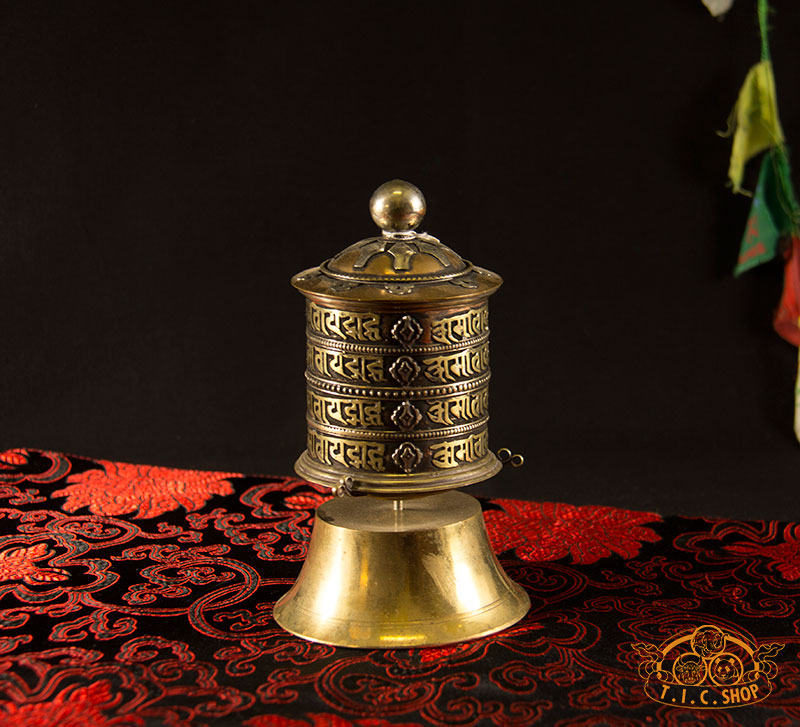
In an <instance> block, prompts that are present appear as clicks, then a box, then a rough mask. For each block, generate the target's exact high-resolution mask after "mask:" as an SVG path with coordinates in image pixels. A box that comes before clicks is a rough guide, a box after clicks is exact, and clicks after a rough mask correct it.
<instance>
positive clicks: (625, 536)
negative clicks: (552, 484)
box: [486, 500, 661, 565]
mask: <svg viewBox="0 0 800 727" xmlns="http://www.w3.org/2000/svg"><path fill="white" fill-rule="evenodd" d="M493 502H494V503H495V504H496V505H498V506H499V509H492V510H489V511H488V512H486V528H487V530H488V531H489V540H490V542H491V543H492V547H493V548H494V549H495V551H497V552H503V551H506V550H513V551H514V553H515V555H516V556H517V557H518V558H521V559H522V560H528V561H540V560H558V559H560V558H565V557H567V556H570V557H571V558H572V562H573V563H583V564H587V565H588V564H590V563H596V562H597V561H598V560H600V559H601V558H607V557H608V556H610V555H613V554H616V555H620V556H622V557H623V558H633V557H634V556H636V555H638V554H639V550H640V548H641V544H642V543H643V542H647V543H654V542H656V541H658V540H659V536H658V535H657V534H656V532H655V531H654V530H652V529H651V528H648V527H645V524H646V523H647V524H649V523H654V522H661V517H660V516H659V515H656V514H655V513H650V512H634V511H632V510H620V509H617V508H614V507H595V506H585V505H584V506H577V505H566V504H556V503H552V502H523V501H521V500H494V501H493Z"/></svg>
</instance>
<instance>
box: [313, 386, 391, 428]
mask: <svg viewBox="0 0 800 727" xmlns="http://www.w3.org/2000/svg"><path fill="white" fill-rule="evenodd" d="M308 411H309V412H310V414H311V416H312V417H314V419H316V420H317V421H318V422H320V423H322V424H333V425H334V426H342V425H345V426H348V427H379V426H381V423H382V422H381V403H380V402H379V401H365V400H363V399H332V398H328V397H327V396H319V395H317V394H315V393H314V392H313V391H309V392H308Z"/></svg>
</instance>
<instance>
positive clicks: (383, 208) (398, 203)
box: [369, 179, 425, 232]
mask: <svg viewBox="0 0 800 727" xmlns="http://www.w3.org/2000/svg"><path fill="white" fill-rule="evenodd" d="M369 212H370V214H371V215H372V219H373V220H374V222H375V224H376V225H377V226H378V227H380V228H381V229H382V230H387V231H388V232H405V231H406V230H414V229H416V228H417V227H419V223H420V222H422V218H423V217H424V216H425V197H423V196H422V192H420V191H419V189H418V188H417V187H415V186H414V185H413V184H411V183H410V182H404V181H403V180H402V179H393V180H392V181H391V182H384V183H383V184H382V185H381V186H380V187H378V188H377V189H376V190H375V191H374V192H373V194H372V197H371V199H370V200H369Z"/></svg>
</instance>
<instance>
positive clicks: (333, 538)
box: [274, 492, 530, 648]
mask: <svg viewBox="0 0 800 727" xmlns="http://www.w3.org/2000/svg"><path fill="white" fill-rule="evenodd" d="M397 503H398V501H392V500H391V499H382V498H378V497H343V498H337V499H334V500H331V501H329V502H326V503H325V504H323V505H322V506H320V508H319V509H318V510H317V516H316V519H315V522H314V530H313V533H312V536H311V542H310V544H309V550H308V556H307V558H306V561H305V564H304V565H303V569H302V572H301V573H300V577H299V578H298V579H297V582H296V583H295V584H294V586H293V587H292V589H291V590H290V591H289V592H288V593H287V594H286V595H285V596H284V597H283V598H281V599H280V600H279V601H278V603H277V604H276V605H275V610H274V616H275V620H276V621H277V622H278V623H279V624H280V625H281V626H282V627H283V628H284V629H286V630H287V631H290V632H292V633H294V634H296V635H298V636H301V637H303V638H305V639H309V640H311V641H318V642H322V643H326V644H334V645H336V646H350V647H358V648H402V647H422V646H433V645H441V644H449V643H456V642H459V641H464V640H467V639H475V638H479V637H481V636H486V635H488V634H491V633H495V632H496V631H500V630H502V629H504V628H506V627H508V626H510V625H511V624H513V623H515V622H516V621H518V620H519V619H521V618H522V617H523V616H524V615H525V614H526V613H527V611H528V608H529V607H530V601H529V598H528V596H527V594H526V593H525V591H524V590H523V589H522V588H520V587H519V586H518V585H517V584H515V583H514V582H513V581H511V580H510V579H509V578H508V576H507V575H506V574H505V573H504V572H503V569H502V568H501V567H500V564H499V563H498V562H497V559H496V557H495V556H494V554H493V553H492V550H491V548H490V546H489V541H488V538H487V535H486V526H485V524H484V521H483V515H482V513H481V509H480V505H479V504H478V502H477V501H476V500H475V498H473V497H470V496H469V495H465V494H463V493H459V492H447V493H439V494H436V495H430V496H426V497H418V498H413V499H406V500H402V501H399V503H400V504H397Z"/></svg>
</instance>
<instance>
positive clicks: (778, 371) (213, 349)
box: [0, 0, 800, 519]
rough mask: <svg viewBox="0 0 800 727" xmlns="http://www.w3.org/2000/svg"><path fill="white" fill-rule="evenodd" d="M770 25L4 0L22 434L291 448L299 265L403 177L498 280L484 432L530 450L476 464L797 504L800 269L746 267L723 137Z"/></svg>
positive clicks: (134, 452)
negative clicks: (784, 274)
mask: <svg viewBox="0 0 800 727" xmlns="http://www.w3.org/2000/svg"><path fill="white" fill-rule="evenodd" d="M775 6H776V13H775V15H774V16H773V25H774V31H773V36H772V39H773V58H774V62H775V69H776V70H775V72H776V79H777V86H778V94H779V101H780V110H781V117H782V121H783V126H784V131H785V133H786V136H787V139H788V141H789V144H790V145H791V144H792V142H793V141H794V143H795V145H800V117H799V116H798V113H799V112H800V98H799V97H798V94H797V93H796V89H797V87H798V81H800V78H799V77H798V63H797V51H796V47H797V46H796V37H797V30H798V23H799V22H800V4H798V3H794V2H789V0H782V1H778V0H776V2H775ZM758 53H759V50H758V34H757V29H756V24H755V11H754V3H753V2H750V1H749V0H737V1H736V4H735V6H734V8H733V10H732V11H731V13H730V14H729V16H728V17H727V18H726V19H725V20H724V22H717V21H715V20H714V19H712V18H711V16H710V15H709V14H708V12H707V11H706V10H705V8H704V7H703V6H702V5H701V3H700V0H658V1H657V2H647V3H643V2H641V0H637V1H634V0H626V1H624V2H613V3H599V2H569V3H566V2H565V3H544V2H531V1H530V0H526V1H525V2H495V3H492V2H488V1H486V0H480V1H478V0H475V1H472V2H468V1H464V2H427V3H425V2H414V1H413V0H405V1H404V2H402V3H400V2H397V3H394V2H393V3H389V2H370V3H317V2H311V3H282V4H278V3H270V2H227V3H225V2H219V3H203V2H186V3H179V2H166V3H165V2H152V3H142V2H136V3H133V2H131V3H107V2H78V3H57V2H47V3H42V2H39V3H36V2H15V3H3V4H2V5H0V74H1V76H0V91H1V92H2V97H1V98H0V130H1V131H2V133H0V164H1V165H2V167H0V303H1V304H2V311H3V314H4V316H3V323H2V327H1V328H0V330H1V331H2V334H1V339H0V340H1V341H2V351H3V355H2V360H1V361H0V397H1V405H0V446H9V447H10V446H32V447H39V448H47V449H56V450H63V451H68V452H75V453H79V454H84V455H88V456H94V457H103V458H106V459H122V460H126V461H135V462H148V463H153V464H163V465H172V466H179V467H197V468H216V469H223V470H235V471H249V472H260V473H272V474H288V473H289V472H291V468H292V463H293V461H294V458H295V457H296V456H297V455H298V454H299V452H300V450H301V449H302V447H303V446H304V423H303V418H304V405H305V401H304V382H303V376H302V371H303V366H304V353H303V346H304V331H303V302H302V298H301V297H300V296H299V295H298V294H297V293H296V292H295V291H294V290H292V289H291V287H290V286H289V282H288V281H289V277H290V276H291V275H292V274H293V273H295V272H297V271H299V270H300V269H302V268H305V267H309V266H311V265H314V264H317V263H319V262H320V261H321V260H323V259H324V258H326V257H329V256H330V255H331V254H333V253H335V252H337V251H338V250H339V249H341V248H343V247H345V246H346V245H348V244H350V243H351V242H354V241H355V240H357V239H360V238H362V237H366V236H368V235H370V234H372V233H373V230H374V227H373V225H372V222H371V220H370V219H369V215H368V213H367V201H368V199H369V196H370V194H371V192H372V190H373V189H374V188H375V187H376V186H377V185H378V184H380V183H381V182H383V181H385V180H387V179H391V178H394V177H401V178H405V179H408V180H410V181H412V182H414V183H415V184H417V185H418V186H420V187H421V188H422V190H423V191H424V193H425V195H426V197H427V200H428V209H429V213H428V216H427V218H426V220H425V223H424V225H423V228H424V229H426V230H427V231H428V232H431V233H432V234H435V235H436V236H438V237H440V238H441V239H442V240H443V241H444V242H445V243H446V244H448V245H450V246H451V247H453V248H455V249H456V250H457V251H458V252H460V253H461V254H462V255H463V256H464V257H466V258H468V259H470V260H472V261H473V262H475V263H477V264H479V265H482V266H484V267H488V268H490V269H492V270H495V271H497V272H498V273H500V274H501V275H502V276H503V277H504V279H505V285H504V286H503V288H501V290H500V291H499V293H498V294H497V295H496V296H494V297H493V298H492V305H491V311H492V317H491V320H492V368H493V372H494V378H493V384H492V427H491V436H492V442H493V446H494V447H495V448H497V447H499V446H509V447H511V448H512V449H513V450H514V451H519V452H522V453H524V455H525V456H526V459H527V464H526V466H525V467H524V468H523V469H521V470H518V471H516V470H514V471H506V472H504V473H503V474H502V475H501V476H499V477H498V478H496V479H495V480H493V481H491V482H489V483H486V484H484V485H481V486H479V487H478V488H476V489H477V491H479V492H482V493H491V494H493V495H495V496H515V497H523V498H528V499H545V500H559V501H566V502H572V503H578V504H580V503H595V504H610V505H618V506H624V507H631V508H650V509H657V510H659V511H661V512H671V513H685V514H690V513H693V514H699V513H702V514H707V515H731V516H738V517H775V518H782V519H787V518H798V517H800V506H798V504H797V497H796V496H795V493H796V491H797V487H798V482H799V481H800V446H798V444H797V443H796V441H795V440H794V437H793V434H792V411H793V388H794V375H795V365H796V364H795V361H796V351H795V349H793V348H792V347H791V346H789V345H788V344H786V343H784V342H783V341H782V340H781V339H779V338H778V337H777V335H775V334H774V333H773V332H772V330H771V314H772V310H773V308H774V306H775V305H776V303H777V301H778V297H779V294H780V286H781V266H780V264H779V263H774V264H772V265H767V266H764V267H763V268H760V269H758V270H756V271H754V272H751V273H748V274H747V275H746V276H744V277H743V278H741V279H739V280H734V279H733V277H732V276H731V269H732V267H733V264H734V262H735V259H736V255H737V252H738V245H739V240H740V238H741V234H742V232H743V229H744V224H745V219H746V217H747V213H748V208H749V201H748V200H747V199H746V198H745V197H741V196H740V197H735V196H733V195H732V194H731V193H730V191H729V190H728V189H726V188H725V179H726V171H727V164H728V154H729V150H730V141H729V140H724V139H721V138H719V137H718V136H716V134H715V131H716V130H718V129H721V128H723V127H724V126H725V121H726V118H727V116H728V113H729V111H730V109H731V107H732V105H733V102H734V100H735V98H736V95H737V92H738V90H739V87H740V85H741V83H742V81H743V80H744V77H745V75H746V72H747V70H748V68H749V66H750V65H751V64H752V63H753V62H755V61H757V60H758ZM756 171H757V164H751V167H750V168H749V170H748V177H747V182H748V183H749V184H750V186H751V187H752V186H753V184H754V176H755V172H756ZM796 181H797V180H796Z"/></svg>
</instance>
